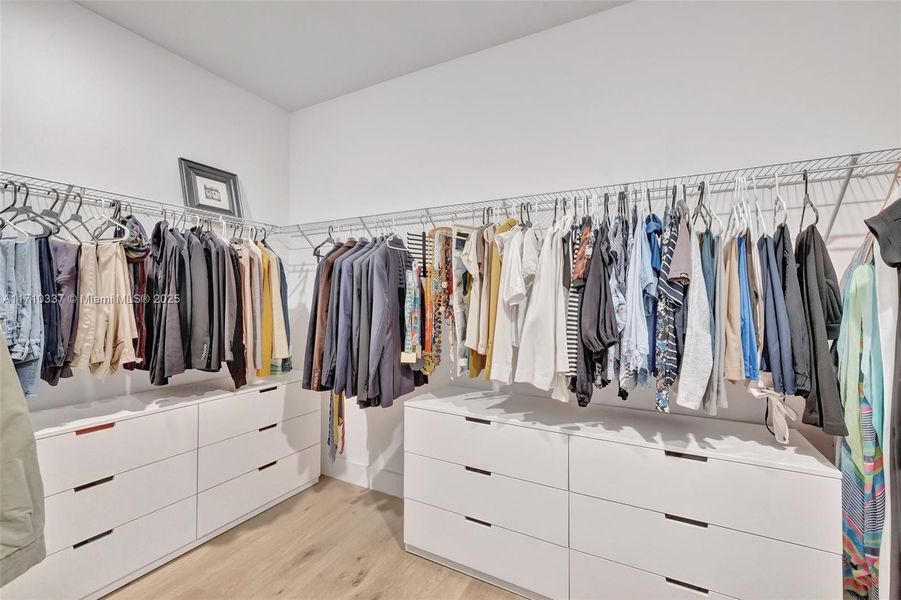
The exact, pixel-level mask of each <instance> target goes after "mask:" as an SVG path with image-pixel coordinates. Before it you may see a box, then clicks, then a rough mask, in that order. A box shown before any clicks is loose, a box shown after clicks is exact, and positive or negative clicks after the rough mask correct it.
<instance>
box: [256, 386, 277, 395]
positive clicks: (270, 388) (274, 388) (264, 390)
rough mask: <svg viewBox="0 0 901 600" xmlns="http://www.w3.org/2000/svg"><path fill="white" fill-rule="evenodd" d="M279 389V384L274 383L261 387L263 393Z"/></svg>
mask: <svg viewBox="0 0 901 600" xmlns="http://www.w3.org/2000/svg"><path fill="white" fill-rule="evenodd" d="M277 389H278V386H277V385H273V386H270V387H267V388H263V389H261V390H260V393H261V394H263V393H265V392H271V391H272V390H277Z"/></svg>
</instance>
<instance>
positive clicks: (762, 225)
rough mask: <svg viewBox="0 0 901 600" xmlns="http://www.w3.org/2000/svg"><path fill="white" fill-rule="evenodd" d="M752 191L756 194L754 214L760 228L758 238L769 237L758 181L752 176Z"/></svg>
mask: <svg viewBox="0 0 901 600" xmlns="http://www.w3.org/2000/svg"><path fill="white" fill-rule="evenodd" d="M751 190H752V193H753V194H754V212H755V213H756V214H757V224H758V225H759V226H760V231H758V232H757V233H758V236H757V237H760V236H763V235H767V229H766V221H764V219H763V211H762V210H761V209H760V196H759V195H758V194H757V179H756V178H755V177H754V176H753V175H751Z"/></svg>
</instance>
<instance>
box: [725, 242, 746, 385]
mask: <svg viewBox="0 0 901 600" xmlns="http://www.w3.org/2000/svg"><path fill="white" fill-rule="evenodd" d="M723 256H724V262H725V266H726V355H725V357H724V358H725V362H724V365H723V370H724V372H725V374H726V379H727V380H728V381H731V382H733V383H735V382H738V381H742V380H743V379H744V378H745V363H744V358H743V355H742V349H741V284H740V283H739V281H738V240H737V239H735V238H732V239H730V240H727V241H726V246H725V249H724V251H723Z"/></svg>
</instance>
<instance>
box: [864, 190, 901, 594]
mask: <svg viewBox="0 0 901 600" xmlns="http://www.w3.org/2000/svg"><path fill="white" fill-rule="evenodd" d="M866 224H867V227H869V228H870V231H872V232H873V235H874V236H875V237H876V239H877V240H878V242H879V252H880V255H881V257H882V260H883V261H885V264H887V265H888V266H890V267H893V268H894V269H896V270H897V272H898V298H899V299H901V199H898V200H895V201H894V202H893V203H892V204H890V205H889V206H888V207H887V208H886V209H885V210H883V211H882V212H880V213H879V214H878V215H876V216H875V217H871V218H869V219H867V220H866ZM886 325H888V324H886ZM880 326H882V324H881V323H880ZM893 377H894V383H893V385H892V411H891V412H892V414H891V415H888V418H889V419H891V420H890V423H891V429H890V436H889V439H888V440H883V443H888V444H891V445H892V446H891V448H892V455H891V456H892V460H891V461H890V463H889V469H891V476H890V480H891V486H892V487H891V492H890V493H889V502H890V504H891V505H890V506H889V507H888V510H889V514H890V515H891V522H892V529H893V530H894V529H895V528H897V527H899V526H901V319H898V318H896V319H895V366H894V375H893ZM891 564H892V565H894V566H895V567H896V573H897V567H898V565H899V564H901V535H898V534H895V535H893V536H892V547H891ZM892 582H893V585H892V589H891V590H889V593H888V594H885V592H884V591H883V592H882V596H883V597H884V598H891V600H897V599H898V598H901V577H898V576H897V575H896V576H894V578H893V579H892Z"/></svg>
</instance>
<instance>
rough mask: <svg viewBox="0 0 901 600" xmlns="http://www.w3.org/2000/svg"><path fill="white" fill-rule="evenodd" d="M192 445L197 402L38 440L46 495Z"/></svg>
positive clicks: (194, 433)
mask: <svg viewBox="0 0 901 600" xmlns="http://www.w3.org/2000/svg"><path fill="white" fill-rule="evenodd" d="M196 448H197V407H196V406H187V407H185V408H178V409H175V410H168V411H164V412H160V413H156V414H153V415H149V416H145V417H136V418H133V419H125V420H123V421H114V422H110V423H106V424H103V425H97V426H94V427H89V428H86V429H81V430H79V431H76V432H73V433H66V434H63V435H56V436H52V437H47V438H42V439H39V440H38V441H37V450H38V461H39V462H40V463H41V475H42V477H43V479H44V493H45V494H46V495H47V496H50V495H52V494H56V493H58V492H62V491H65V490H71V489H74V488H76V487H78V486H81V485H84V484H86V483H90V482H92V481H97V480H98V479H103V478H104V477H109V476H110V475H116V474H118V473H122V472H123V471H128V470H131V469H134V468H137V467H141V466H143V465H147V464H150V463H152V462H156V461H158V460H162V459H164V458H169V457H170V456H175V455H176V454H183V453H185V452H188V451H189V450H195V449H196Z"/></svg>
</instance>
